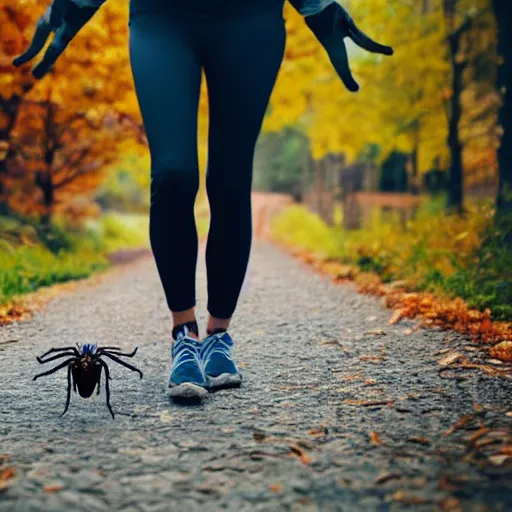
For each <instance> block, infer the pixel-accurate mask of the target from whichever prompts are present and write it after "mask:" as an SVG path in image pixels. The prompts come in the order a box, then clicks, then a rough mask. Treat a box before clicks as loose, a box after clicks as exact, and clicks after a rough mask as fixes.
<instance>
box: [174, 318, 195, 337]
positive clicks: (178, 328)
mask: <svg viewBox="0 0 512 512" xmlns="http://www.w3.org/2000/svg"><path fill="white" fill-rule="evenodd" d="M185 327H187V329H188V330H189V331H192V332H193V333H194V334H195V335H196V336H197V337H199V326H198V325H197V321H196V320H194V321H193V322H185V323H184V324H179V325H176V326H175V327H174V328H173V330H172V338H173V339H174V340H175V339H176V337H177V336H178V333H179V332H181V331H183V330H184V328H185Z"/></svg>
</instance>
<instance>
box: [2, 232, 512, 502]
mask: <svg viewBox="0 0 512 512" xmlns="http://www.w3.org/2000/svg"><path fill="white" fill-rule="evenodd" d="M203 262H204V248H202V249H201V253H200V259H199V275H198V292H199V298H198V306H199V315H200V316H199V319H200V321H201V324H202V326H204V319H205V315H204V312H203V310H204V306H205V304H206V296H205V293H204V288H205V272H204V263H203ZM389 318H390V311H389V310H386V309H384V308H382V307H381V306H380V305H379V301H378V299H376V298H373V297H367V296H362V295H359V294H357V293H356V292H355V291H354V290H353V288H352V287H351V286H349V285H346V286H340V285H335V284H333V283H331V282H330V281H328V280H327V279H325V278H323V277H321V276H319V275H317V274H314V273H313V272H312V271H311V270H309V269H308V268H306V267H304V266H302V264H300V263H299V262H297V261H295V260H293V259H291V258H290V257H289V256H287V255H285V254H283V253H282V252H280V251H279V250H278V249H276V248H275V247H273V246H270V245H267V244H266V243H264V242H260V241H258V242H255V244H254V246H253V253H252V259H251V263H250V270H249V273H248V277H247V280H246V285H245V287H244V291H243V294H242V297H241V299H240V303H239V308H238V312H237V316H236V319H235V321H234V322H233V326H232V329H231V333H232V335H233V337H234V338H235V339H236V340H237V341H238V347H237V349H236V353H235V354H236V358H237V361H238V362H239V364H240V366H241V368H242V370H243V373H244V379H245V382H244V384H243V386H242V387H241V388H240V389H238V390H224V391H219V392H217V393H215V394H211V395H210V396H209V397H208V398H207V400H206V402H205V403H204V404H203V405H200V406H195V407H184V406H178V405H174V404H172V403H170V402H169V400H168V398H167V395H166V384H167V378H168V371H169V366H170V362H169V348H170V336H169V319H168V312H167V310H166V307H165V302H164V297H163V293H162V290H161V288H160V284H159V281H158V278H157V274H156V270H155V266H154V263H153V260H152V259H151V258H150V257H149V258H144V259H142V260H140V261H138V262H137V263H134V264H130V265H129V266H127V267H125V268H124V269H123V270H122V271H116V272H113V273H112V274H109V275H107V276H105V278H104V279H102V280H100V282H99V283H98V284H96V285H94V286H91V285H89V286H88V285H85V286H80V287H79V288H78V290H76V291H75V292H73V293H68V294H65V295H63V296H61V297H59V298H57V299H55V300H54V301H53V302H52V303H51V304H50V305H49V306H48V307H47V308H46V310H45V311H44V312H43V313H41V314H39V315H37V316H35V317H34V318H32V319H31V320H29V321H27V322H24V323H23V324H21V325H11V326H7V327H5V328H3V329H2V330H1V331H0V370H1V375H0V404H1V406H0V407H1V408H0V454H1V453H4V454H7V455H8V460H7V462H6V464H7V467H11V468H12V469H14V471H15V477H14V478H11V479H9V480H7V482H6V484H7V488H6V489H4V490H3V492H2V490H1V487H0V510H1V511H4V510H5V511H7V510H8V511H36V510H37V511H46V512H50V511H68V510H78V511H82V510H83V511H89V512H91V511H107V510H123V511H125V512H132V511H133V512H135V511H143V512H150V511H155V512H156V511H167V510H180V511H187V512H188V511H195V510H204V509H205V507H206V508H208V510H228V511H237V512H238V511H246V510H247V511H252V510H256V511H260V510H261V511H266V510H272V511H273V510H290V511H316V510H321V511H331V510H333V511H335V510H336V511H337V510H343V511H357V510H369V511H371V510H375V511H377V510H378V511H386V510H401V509H402V508H404V509H405V508H409V509H411V508H412V509H414V510H425V511H426V510H447V511H458V510H464V511H465V510H470V511H473V510H475V511H481V510H496V511H500V510H502V511H505V510H512V492H511V489H512V474H511V463H510V462H511V461H510V459H508V461H507V460H506V455H503V450H502V448H503V446H502V445H503V443H504V442H506V440H505V438H506V436H507V435H508V434H510V429H511V422H512V417H511V416H512V413H510V411H512V403H511V400H512V399H511V397H512V393H511V390H512V382H511V380H509V379H506V378H496V377H493V376H490V375H485V374H483V373H481V372H479V371H475V370H471V371H468V372H456V371H453V372H451V371H450V369H448V370H447V371H446V372H443V373H440V372H439V369H440V365H439V360H440V359H442V358H443V357H445V352H443V351H444V349H446V348H451V347H455V348H456V349H458V348H457V347H461V346H463V345H467V341H466V340H464V339H462V338H460V337H458V336H456V335H454V334H453V333H443V332H439V331H425V330H418V331H416V332H414V333H413V334H410V330H408V329H410V328H411V327H412V326H413V324H412V323H411V322H402V323H400V324H399V325H388V320H389ZM94 341H98V342H99V343H100V344H108V345H120V346H121V347H123V348H125V349H126V350H129V349H132V348H133V347H135V346H139V347H140V348H139V352H138V354H137V355H136V357H135V358H134V360H133V362H134V364H136V365H137V366H139V367H140V368H141V369H142V370H143V371H144V374H145V375H144V379H143V380H139V379H138V377H137V375H136V374H134V373H132V372H130V371H128V370H125V369H123V368H122V367H120V366H118V365H116V364H115V363H112V364H111V365H110V368H111V371H112V374H113V375H112V376H113V380H112V384H111V388H112V406H113V409H114V411H115V412H116V413H117V417H116V420H115V421H113V420H112V419H111V417H110V415H109V413H108V410H107V408H106V407H105V403H104V400H105V395H104V393H103V392H102V394H101V395H100V396H98V397H97V396H94V397H93V398H91V399H90V400H83V399H81V398H80V397H78V395H73V396H72V399H71V406H70V409H69V412H68V413H67V415H66V416H64V417H63V418H61V417H60V416H59V414H60V413H61V411H62V410H63V407H64V401H65V388H66V372H65V371H61V372H59V373H57V374H55V375H53V376H51V377H46V378H43V379H40V380H38V381H37V382H36V383H34V382H32V376H33V375H34V374H35V373H36V372H39V371H41V366H40V365H38V363H37V362H36V360H35V356H36V355H40V354H42V353H43V352H44V351H46V350H47V349H48V348H49V347H51V346H64V345H69V344H73V343H75V342H82V343H85V342H94ZM440 351H441V352H440ZM507 413H509V414H508V415H507ZM461 418H462V419H461ZM486 428H487V429H489V430H482V429H486ZM500 450H501V451H500ZM500 453H501V455H500ZM5 467H6V465H5V464H4V468H5ZM0 474H1V470H0ZM4 485H5V483H4Z"/></svg>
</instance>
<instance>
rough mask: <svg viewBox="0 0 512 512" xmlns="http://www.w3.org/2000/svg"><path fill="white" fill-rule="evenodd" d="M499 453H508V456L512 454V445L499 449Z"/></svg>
mask: <svg viewBox="0 0 512 512" xmlns="http://www.w3.org/2000/svg"><path fill="white" fill-rule="evenodd" d="M500 453H502V454H503V455H510V456H512V445H509V446H504V447H503V448H502V449H501V450H500Z"/></svg>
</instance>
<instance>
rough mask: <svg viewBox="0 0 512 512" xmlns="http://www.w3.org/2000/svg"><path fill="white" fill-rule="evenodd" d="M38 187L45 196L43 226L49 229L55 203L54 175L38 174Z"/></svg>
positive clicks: (42, 216)
mask: <svg viewBox="0 0 512 512" xmlns="http://www.w3.org/2000/svg"><path fill="white" fill-rule="evenodd" d="M35 183H36V185H37V186H38V187H39V188H40V190H41V192H42V194H43V206H44V211H43V213H42V214H41V219H40V221H41V224H42V225H43V226H44V227H48V226H49V225H50V224H51V221H52V211H53V205H54V203H55V187H54V184H53V179H52V173H51V172H48V171H39V172H38V173H37V174H36V179H35Z"/></svg>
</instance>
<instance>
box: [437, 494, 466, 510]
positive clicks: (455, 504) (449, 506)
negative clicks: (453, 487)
mask: <svg viewBox="0 0 512 512" xmlns="http://www.w3.org/2000/svg"><path fill="white" fill-rule="evenodd" d="M439 508H440V509H441V510H442V511H443V512H463V509H462V507H461V505H460V501H459V500H458V499H457V498H454V497H453V496H449V497H448V498H445V499H444V500H442V501H441V502H440V503H439Z"/></svg>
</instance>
